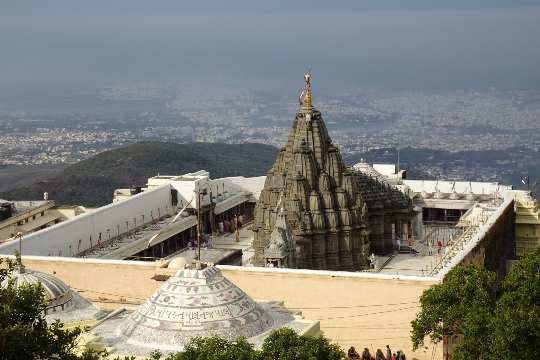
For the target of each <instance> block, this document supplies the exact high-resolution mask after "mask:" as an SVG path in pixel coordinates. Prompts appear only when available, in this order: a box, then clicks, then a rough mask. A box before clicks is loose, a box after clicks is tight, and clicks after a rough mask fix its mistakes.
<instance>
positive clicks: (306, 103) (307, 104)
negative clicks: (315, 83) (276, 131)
mask: <svg viewBox="0 0 540 360" xmlns="http://www.w3.org/2000/svg"><path fill="white" fill-rule="evenodd" d="M304 82H305V84H304V88H303V89H302V93H301V94H300V99H299V100H300V106H301V108H302V110H309V111H311V110H313V104H312V99H311V72H309V71H308V72H307V73H305V74H304Z"/></svg>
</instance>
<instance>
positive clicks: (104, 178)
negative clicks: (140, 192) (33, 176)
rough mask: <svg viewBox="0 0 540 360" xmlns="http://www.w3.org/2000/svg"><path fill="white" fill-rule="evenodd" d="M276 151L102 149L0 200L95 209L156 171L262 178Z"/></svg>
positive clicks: (202, 146) (152, 146)
mask: <svg viewBox="0 0 540 360" xmlns="http://www.w3.org/2000/svg"><path fill="white" fill-rule="evenodd" d="M277 151H278V149H276V148H275V147H273V146H269V145H263V144H209V143H194V144H174V143H163V142H140V143H136V144H133V145H129V146H125V147H122V148H118V149H114V150H110V151H105V152H103V153H100V154H98V155H96V156H94V157H92V158H90V159H87V160H83V161H81V162H79V163H77V164H74V165H71V166H68V167H67V168H66V169H64V170H63V171H62V172H61V173H60V174H58V175H56V176H54V177H53V178H50V179H48V180H44V181H40V182H36V183H34V184H32V185H30V186H25V187H21V188H17V189H13V190H9V191H7V192H4V193H2V194H0V198H4V199H17V200H35V199H41V198H42V197H43V193H44V192H48V193H49V198H50V199H53V200H55V201H56V202H57V203H59V204H81V205H85V206H101V205H104V204H108V203H110V201H111V197H112V193H113V191H114V190H115V189H118V188H127V187H130V186H143V185H144V184H146V181H147V179H148V178H149V177H151V176H155V175H157V174H158V173H160V174H167V175H181V174H185V173H188V172H193V171H197V170H207V171H209V172H210V174H211V176H212V177H213V178H219V177H226V176H239V175H242V176H260V175H265V174H266V172H267V171H268V169H270V167H272V164H273V162H274V160H275V158H276V156H277Z"/></svg>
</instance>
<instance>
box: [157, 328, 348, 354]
mask: <svg viewBox="0 0 540 360" xmlns="http://www.w3.org/2000/svg"><path fill="white" fill-rule="evenodd" d="M160 358H161V356H160V354H156V355H155V357H152V359H154V360H156V359H160ZM342 359H346V357H345V353H344V352H343V351H342V350H341V349H340V347H339V346H337V345H334V344H330V342H329V341H328V339H326V338H324V337H322V336H319V337H313V336H299V335H298V334H297V333H296V332H294V331H293V330H291V329H287V328H282V329H278V330H274V331H273V332H272V333H271V334H270V335H269V336H268V337H267V338H266V339H265V341H264V343H263V346H262V349H261V350H256V349H254V348H253V345H251V344H250V343H248V342H247V341H246V340H245V339H242V338H241V339H238V340H236V341H227V340H224V339H221V338H219V337H210V338H196V339H193V340H192V341H191V342H190V343H189V344H188V345H187V346H186V348H185V349H184V352H182V353H178V354H174V355H169V356H168V357H167V358H165V359H164V360H342Z"/></svg>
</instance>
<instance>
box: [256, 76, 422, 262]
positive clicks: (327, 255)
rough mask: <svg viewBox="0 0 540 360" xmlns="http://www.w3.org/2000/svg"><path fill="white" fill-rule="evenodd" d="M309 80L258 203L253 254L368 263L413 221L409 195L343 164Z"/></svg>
mask: <svg viewBox="0 0 540 360" xmlns="http://www.w3.org/2000/svg"><path fill="white" fill-rule="evenodd" d="M304 80H305V86H304V89H303V90H302V93H301V95H300V109H299V111H298V112H297V113H296V116H295V119H294V122H293V125H292V128H291V130H290V132H289V136H288V139H287V143H286V145H285V146H284V147H282V148H281V150H280V152H279V154H278V157H277V159H276V162H275V163H274V165H273V166H272V168H271V169H270V170H269V171H268V174H267V177H266V181H265V184H264V188H263V190H262V191H261V195H260V198H259V201H258V202H257V205H256V207H255V213H254V223H253V232H254V241H253V248H254V250H255V256H254V261H253V262H254V264H255V265H259V266H280V267H293V268H307V269H333V270H362V269H365V268H367V266H368V257H369V255H370V253H371V251H372V250H373V251H376V252H377V253H381V254H384V253H388V252H391V251H392V250H393V245H392V236H393V235H392V232H395V231H396V229H399V230H400V231H401V229H404V228H405V229H407V228H408V227H407V226H408V224H410V221H409V220H410V217H411V213H412V212H411V205H410V204H411V202H410V200H409V199H408V198H407V197H406V196H405V195H404V194H403V193H401V192H400V191H399V190H397V189H394V188H393V187H392V186H391V185H389V184H388V183H386V182H384V181H378V180H377V179H374V178H372V177H370V176H367V175H366V174H365V173H363V172H361V171H357V170H356V169H353V168H350V167H347V166H346V165H345V163H344V162H343V160H342V158H341V154H340V152H339V149H338V148H337V147H336V146H335V145H334V144H333V143H332V139H331V138H330V136H329V134H328V130H327V129H326V125H325V123H324V120H323V118H322V116H321V113H320V112H319V111H318V110H316V109H315V108H314V107H313V104H312V91H311V75H310V74H306V75H305V76H304ZM369 214H373V215H369ZM396 221H399V224H398V223H397V222H396ZM278 234H282V237H283V238H282V239H278ZM287 234H290V236H286V235H287ZM370 234H371V236H370ZM278 244H279V246H278ZM272 249H273V251H270V250H272ZM278 249H279V250H280V251H281V254H278V253H276V250H278Z"/></svg>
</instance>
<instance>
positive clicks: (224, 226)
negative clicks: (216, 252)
mask: <svg viewBox="0 0 540 360" xmlns="http://www.w3.org/2000/svg"><path fill="white" fill-rule="evenodd" d="M243 222H244V217H243V216H242V215H234V217H233V218H232V219H228V218H226V219H225V220H223V221H220V222H219V223H218V230H219V233H220V234H228V233H231V234H235V238H236V242H239V241H240V229H241V228H242V223H243Z"/></svg>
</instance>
